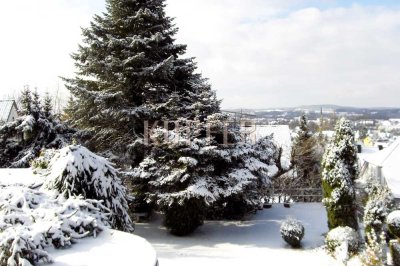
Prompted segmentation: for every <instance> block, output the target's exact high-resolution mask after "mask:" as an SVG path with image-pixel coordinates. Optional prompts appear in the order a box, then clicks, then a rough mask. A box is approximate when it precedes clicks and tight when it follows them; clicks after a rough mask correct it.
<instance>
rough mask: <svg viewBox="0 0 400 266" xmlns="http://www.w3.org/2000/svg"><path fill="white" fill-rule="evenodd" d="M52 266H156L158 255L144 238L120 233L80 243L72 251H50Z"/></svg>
mask: <svg viewBox="0 0 400 266" xmlns="http://www.w3.org/2000/svg"><path fill="white" fill-rule="evenodd" d="M50 254H51V256H52V257H53V259H54V263H53V264H51V265H52V266H65V265H75V266H79V265H93V266H103V265H104V266H119V265H121V266H122V265H136V266H155V265H156V253H155V251H154V249H153V248H152V247H151V245H150V244H149V243H148V242H147V241H146V240H145V239H143V238H141V237H138V236H135V235H132V234H129V233H125V232H121V231H116V230H106V231H103V232H101V233H100V234H99V235H98V236H97V237H96V238H93V237H88V238H84V239H81V240H79V242H78V243H77V244H75V245H74V246H72V247H71V248H69V249H58V250H55V249H53V250H50Z"/></svg>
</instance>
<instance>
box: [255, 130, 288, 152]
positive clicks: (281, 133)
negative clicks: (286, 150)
mask: <svg viewBox="0 0 400 266" xmlns="http://www.w3.org/2000/svg"><path fill="white" fill-rule="evenodd" d="M270 135H273V136H274V141H275V143H276V144H277V145H278V146H281V147H290V146H291V143H292V141H291V136H290V128H289V126H288V125H256V126H254V130H253V132H252V133H251V137H252V138H255V140H259V139H261V138H264V137H267V136H270Z"/></svg>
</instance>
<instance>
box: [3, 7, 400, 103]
mask: <svg viewBox="0 0 400 266" xmlns="http://www.w3.org/2000/svg"><path fill="white" fill-rule="evenodd" d="M167 4H168V6H167V10H166V11H167V14H168V15H169V16H172V17H175V18H176V20H175V22H176V24H177V26H178V27H179V28H180V31H179V33H178V35H177V42H179V43H184V44H187V45H188V56H194V57H196V58H197V59H196V61H197V62H198V66H199V71H200V72H201V73H203V76H204V77H207V78H209V81H210V83H211V84H212V86H213V88H214V89H215V90H216V91H217V95H218V97H219V98H221V99H223V107H224V108H233V107H235V108H238V107H243V108H246V107H253V108H267V107H285V106H298V105H308V104H340V105H349V106H350V105H351V106H393V107H399V106H400V1H395V0H393V1H389V0H387V1H382V0H381V1H378V0H376V1H373V0H365V1H351V0H342V1H335V0H319V1H316V0H315V1H312V0H167ZM103 10H104V2H103V1H101V0H35V1H32V0H7V1H6V0H4V1H0V34H1V39H0V90H1V91H0V92H1V93H0V95H5V94H12V93H13V91H15V90H18V89H20V88H22V87H23V86H24V85H25V84H29V85H30V86H31V87H38V88H39V90H40V91H42V92H44V91H51V92H54V91H55V90H56V89H57V87H58V86H59V87H61V88H62V87H63V84H62V82H61V81H60V80H59V79H58V76H71V75H72V74H73V72H74V67H73V61H72V60H71V59H70V57H69V54H70V53H71V52H74V51H76V49H77V44H78V43H79V42H80V41H81V35H80V33H81V31H80V27H81V26H87V25H88V23H89V21H90V20H91V17H92V16H93V15H94V14H95V13H99V12H101V11H103Z"/></svg>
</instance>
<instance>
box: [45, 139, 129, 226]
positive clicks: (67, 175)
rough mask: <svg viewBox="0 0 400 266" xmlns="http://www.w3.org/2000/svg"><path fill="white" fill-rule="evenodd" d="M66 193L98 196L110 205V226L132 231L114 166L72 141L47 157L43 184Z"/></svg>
mask: <svg viewBox="0 0 400 266" xmlns="http://www.w3.org/2000/svg"><path fill="white" fill-rule="evenodd" d="M44 187H45V188H46V189H50V190H51V189H55V190H57V191H58V192H59V193H62V194H63V195H64V196H65V197H71V196H79V195H82V196H83V197H84V198H85V199H95V200H101V201H102V202H103V204H104V206H106V207H107V208H108V209H109V212H110V214H111V216H110V222H111V225H112V227H113V228H117V229H120V230H124V231H128V232H131V231H133V230H134V229H133V224H132V221H131V219H130V218H129V215H128V212H127V210H128V203H127V194H126V188H125V186H124V185H123V184H122V181H121V179H120V178H119V177H118V175H117V170H116V169H115V168H114V167H113V165H112V164H111V163H110V162H109V161H107V159H105V158H103V157H100V156H98V155H96V154H94V153H92V152H90V151H89V150H88V149H86V148H85V147H83V146H79V145H71V146H67V147H65V148H63V149H61V150H59V151H57V153H56V155H55V156H54V157H53V159H52V160H51V161H50V164H49V167H48V174H47V177H46V181H45V184H44Z"/></svg>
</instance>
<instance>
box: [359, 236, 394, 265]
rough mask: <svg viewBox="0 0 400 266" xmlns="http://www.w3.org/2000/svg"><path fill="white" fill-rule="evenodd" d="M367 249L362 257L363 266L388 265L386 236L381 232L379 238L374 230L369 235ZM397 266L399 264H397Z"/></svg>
mask: <svg viewBox="0 0 400 266" xmlns="http://www.w3.org/2000/svg"><path fill="white" fill-rule="evenodd" d="M366 244H367V245H366V249H365V251H364V252H363V254H362V256H361V261H362V265H363V266H383V265H386V250H385V245H386V236H385V233H384V232H381V234H380V235H379V236H377V234H376V232H375V230H374V228H371V230H370V231H369V232H368V233H367V243H366ZM395 265H397V264H395Z"/></svg>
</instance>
